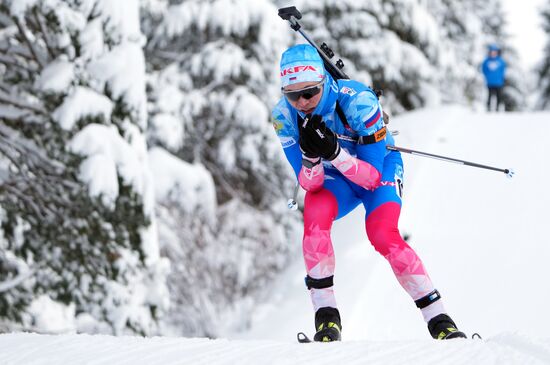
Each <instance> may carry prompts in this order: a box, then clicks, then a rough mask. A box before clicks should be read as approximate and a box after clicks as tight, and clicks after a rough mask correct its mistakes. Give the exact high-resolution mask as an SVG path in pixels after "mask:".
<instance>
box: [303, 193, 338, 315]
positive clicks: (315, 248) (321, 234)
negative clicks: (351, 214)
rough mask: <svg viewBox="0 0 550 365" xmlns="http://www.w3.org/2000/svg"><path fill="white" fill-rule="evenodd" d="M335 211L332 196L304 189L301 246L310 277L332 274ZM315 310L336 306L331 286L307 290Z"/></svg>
mask: <svg viewBox="0 0 550 365" xmlns="http://www.w3.org/2000/svg"><path fill="white" fill-rule="evenodd" d="M337 214H338V202H337V201H336V198H335V197H334V195H333V194H332V193H331V192H330V191H328V190H326V189H322V190H320V191H318V192H307V193H306V197H305V202H304V238H303V241H302V248H303V254H304V260H305V264H306V270H307V274H308V275H309V276H310V277H311V278H313V279H323V278H327V277H330V276H332V275H334V267H335V259H334V250H333V248H332V241H331V238H330V230H331V228H332V222H333V221H334V219H335V218H336V215H337ZM310 293H311V301H312V303H313V308H314V310H315V311H317V309H319V308H322V307H333V308H336V299H335V297H334V290H333V287H332V286H331V287H329V288H324V289H315V288H312V289H311V290H310Z"/></svg>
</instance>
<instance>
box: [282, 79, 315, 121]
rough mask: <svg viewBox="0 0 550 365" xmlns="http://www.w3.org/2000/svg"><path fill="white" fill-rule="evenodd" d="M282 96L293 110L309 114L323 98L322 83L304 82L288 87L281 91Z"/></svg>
mask: <svg viewBox="0 0 550 365" xmlns="http://www.w3.org/2000/svg"><path fill="white" fill-rule="evenodd" d="M283 94H284V95H285V96H286V99H287V100H288V102H289V103H290V105H292V106H293V107H294V108H295V109H297V110H299V111H301V112H303V113H305V114H309V113H311V112H313V110H315V108H316V107H317V105H318V104H319V101H320V100H321V97H322V96H323V81H321V82H315V81H305V82H298V83H296V84H292V85H288V86H286V87H285V88H284V89H283Z"/></svg>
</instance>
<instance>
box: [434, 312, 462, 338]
mask: <svg viewBox="0 0 550 365" xmlns="http://www.w3.org/2000/svg"><path fill="white" fill-rule="evenodd" d="M428 330H429V331H430V335H432V337H433V338H435V339H436V340H450V339H452V338H466V335H465V334H464V332H461V331H459V330H458V328H456V324H455V323H454V322H453V320H452V319H451V317H449V316H448V315H446V314H445V313H441V314H438V315H437V316H435V317H434V318H432V319H430V321H429V322H428Z"/></svg>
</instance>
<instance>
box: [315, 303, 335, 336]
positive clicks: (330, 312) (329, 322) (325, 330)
mask: <svg viewBox="0 0 550 365" xmlns="http://www.w3.org/2000/svg"><path fill="white" fill-rule="evenodd" d="M315 330H316V331H317V333H315V336H313V341H317V342H332V341H340V340H341V339H342V334H341V331H342V324H341V321H340V313H339V312H338V309H336V308H332V307H323V308H319V309H318V310H317V312H316V313H315Z"/></svg>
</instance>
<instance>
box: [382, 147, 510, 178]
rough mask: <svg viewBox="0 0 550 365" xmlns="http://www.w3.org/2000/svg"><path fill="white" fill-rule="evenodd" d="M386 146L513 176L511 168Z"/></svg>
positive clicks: (412, 153) (395, 149)
mask: <svg viewBox="0 0 550 365" xmlns="http://www.w3.org/2000/svg"><path fill="white" fill-rule="evenodd" d="M386 148H387V149H388V150H391V151H399V152H403V153H408V154H411V155H416V156H422V157H429V158H434V159H436V160H441V161H446V162H452V163H457V164H460V165H465V166H472V167H477V168H480V169H486V170H493V171H498V172H503V173H505V174H506V176H507V177H509V178H512V177H514V170H512V169H500V168H498V167H492V166H487V165H481V164H478V163H475V162H469V161H464V160H459V159H457V158H451V157H445V156H440V155H435V154H433V153H427V152H421V151H415V150H411V149H408V148H403V147H398V146H386Z"/></svg>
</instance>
